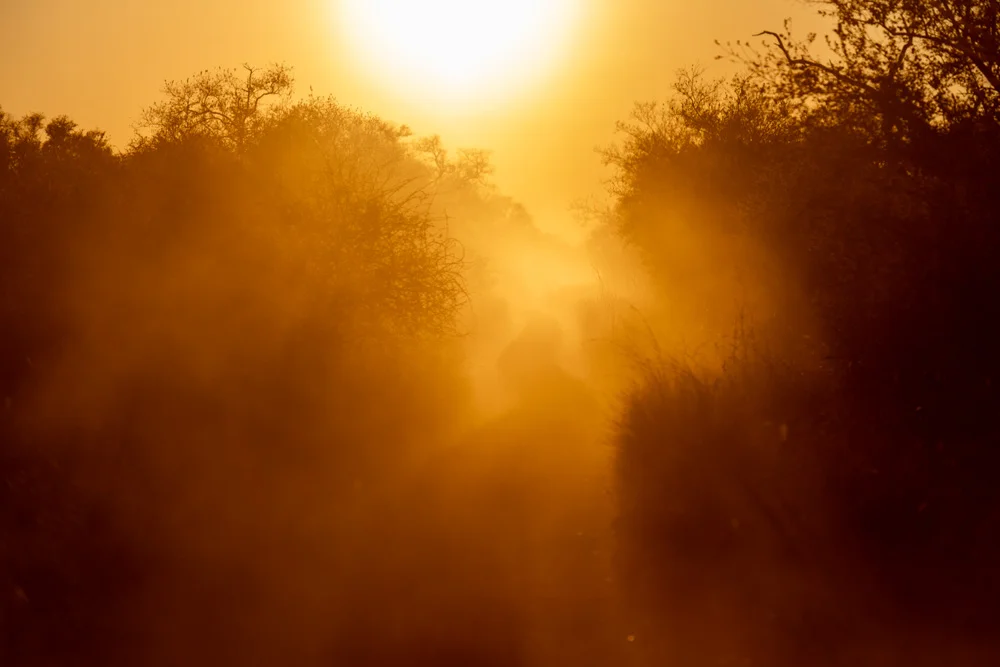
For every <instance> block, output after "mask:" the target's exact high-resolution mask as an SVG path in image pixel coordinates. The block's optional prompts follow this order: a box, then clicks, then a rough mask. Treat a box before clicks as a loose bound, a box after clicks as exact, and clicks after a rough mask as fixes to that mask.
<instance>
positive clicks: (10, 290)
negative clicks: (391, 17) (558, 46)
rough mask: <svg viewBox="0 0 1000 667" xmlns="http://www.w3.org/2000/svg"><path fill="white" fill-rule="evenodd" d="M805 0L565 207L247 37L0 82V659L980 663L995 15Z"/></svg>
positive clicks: (649, 127) (990, 443) (648, 128)
mask: <svg viewBox="0 0 1000 667" xmlns="http://www.w3.org/2000/svg"><path fill="white" fill-rule="evenodd" d="M819 4H820V5H824V6H826V8H827V9H831V10H835V11H833V14H830V15H829V16H826V18H830V17H831V16H835V17H836V18H837V19H838V20H839V24H838V29H837V30H835V31H832V32H831V33H830V34H829V35H826V36H827V37H829V40H828V41H827V42H826V43H827V46H828V47H829V51H830V53H832V55H830V53H825V52H824V55H823V56H822V57H821V56H818V55H816V52H815V51H813V50H811V49H814V48H815V47H814V46H812V45H813V43H814V41H815V40H816V39H817V38H818V35H814V34H809V33H807V34H806V35H805V36H804V37H801V38H800V37H797V36H796V34H795V33H793V31H792V29H791V27H789V26H787V25H786V26H785V27H784V28H783V29H782V30H780V31H770V32H765V33H761V34H760V35H758V38H760V39H763V40H764V42H763V44H762V45H761V46H760V47H759V48H758V47H757V46H748V45H746V44H744V43H736V44H729V45H722V44H720V45H719V48H720V49H722V51H723V53H724V54H726V57H728V58H729V59H730V61H731V63H732V64H735V65H737V66H738V69H739V73H738V74H737V75H735V76H734V77H733V78H731V79H727V80H713V79H711V78H709V77H707V76H706V75H705V73H704V72H703V71H702V70H698V69H693V70H682V71H679V72H677V73H676V74H675V75H674V85H673V88H672V90H671V92H670V93H669V94H668V95H667V96H665V97H664V98H663V99H661V100H659V101H655V102H646V103H638V104H636V105H635V107H634V109H633V112H632V114H631V115H630V116H629V117H628V118H623V119H621V122H620V123H619V125H618V126H617V132H611V131H610V128H609V134H608V137H607V141H606V142H605V143H604V144H603V146H604V147H603V148H602V149H601V150H600V152H599V154H598V155H595V156H594V160H595V163H596V166H595V170H599V169H598V167H603V168H604V170H605V171H606V173H608V174H610V177H609V180H608V181H607V182H606V183H604V190H603V192H602V194H601V195H599V196H595V197H594V198H592V199H590V200H587V202H586V203H585V204H580V203H578V204H576V205H575V207H574V209H573V210H574V211H575V218H574V220H575V223H574V224H575V225H576V226H575V227H574V229H573V230H572V233H569V232H567V233H565V234H563V233H557V232H555V231H553V230H557V229H561V228H564V227H565V220H562V219H560V220H550V219H548V218H547V216H548V213H538V212H537V211H535V212H533V211H532V210H530V208H529V207H526V206H525V205H523V204H522V203H520V202H519V201H518V199H516V198H515V197H512V196H511V193H508V192H504V191H503V189H502V188H500V187H498V185H497V183H496V181H495V178H494V161H493V158H492V156H491V154H490V153H489V152H488V151H486V150H483V149H480V148H462V147H458V146H452V145H451V144H449V139H448V137H447V136H445V137H443V138H442V137H438V136H435V135H429V136H425V135H422V134H420V133H419V128H417V130H418V131H416V132H415V131H414V129H412V128H411V127H409V126H407V125H401V124H398V123H396V122H394V121H390V120H387V119H385V118H382V117H380V116H377V115H373V114H371V113H367V112H365V111H361V110H357V109H354V108H351V107H348V106H346V105H344V104H343V103H342V102H340V101H338V100H336V99H333V98H328V97H321V96H318V95H316V94H313V92H312V91H310V94H309V95H308V96H305V97H302V96H299V95H298V94H297V93H296V92H295V88H294V81H293V77H292V72H291V70H290V68H288V67H287V66H283V65H271V66H265V67H256V66H251V65H244V66H243V67H241V68H236V69H233V70H227V69H219V70H203V71H201V72H199V73H197V74H194V75H192V76H191V77H190V78H188V79H184V80H178V81H169V82H168V83H167V84H166V85H165V86H164V89H163V91H162V95H161V96H160V98H159V99H158V101H153V103H152V104H151V105H150V106H148V107H146V108H145V110H144V111H143V112H142V113H141V114H140V115H139V116H138V118H139V121H138V123H137V126H136V128H135V135H134V136H133V138H132V141H131V142H130V143H129V144H128V146H126V147H124V148H123V149H121V150H116V149H114V148H113V147H112V146H111V145H110V144H109V142H108V140H107V138H106V136H105V135H104V134H103V133H101V132H98V131H90V130H86V129H81V128H80V127H78V126H77V125H76V123H74V122H73V121H72V120H71V119H69V118H67V117H55V118H51V119H49V118H45V117H44V116H42V115H40V114H28V115H25V116H21V117H15V116H12V115H9V114H7V113H6V112H2V111H0V400H2V403H0V664H3V665H4V666H6V665H14V666H17V667H20V666H22V665H23V666H25V667H47V666H49V665H53V666H54V665H71V666H75V665H80V666H81V667H84V666H87V667H89V666H96V665H101V666H110V667H117V666H119V665H120V666H122V667H125V666H131V665H149V666H150V667H160V666H163V667H167V666H173V665H179V664H189V665H195V666H201V665H205V666H208V665H211V666H213V667H214V666H216V665H262V666H264V665H289V666H291V667H297V666H301V667H313V666H319V665H346V666H350V667H355V666H357V667H365V666H371V667H376V666H383V665H388V666H395V665H399V666H401V667H402V666H415V667H422V666H425V665H426V666H432V665H433V666H440V667H449V666H456V667H457V666H459V665H461V666H463V667H471V666H496V667H501V666H503V667H551V666H555V665H580V666H590V665H592V666H594V667H598V666H601V667H604V666H607V665H627V666H635V667H646V666H650V667H652V666H654V665H672V664H676V665H706V666H709V665H711V666H718V665H741V666H749V665H776V666H778V667H784V666H788V667H792V666H798V665H817V666H823V667H826V666H829V667H834V666H837V665H872V667H880V666H881V665H896V664H906V665H909V666H911V667H931V666H932V665H938V664H956V665H962V666H963V667H964V666H969V667H979V665H983V666H984V667H985V666H986V665H993V664H998V663H1000V658H998V657H997V656H998V654H1000V649H998V642H997V632H996V629H997V625H996V619H997V618H1000V603H998V601H1000V594H998V593H1000V578H998V573H997V567H996V564H997V563H998V562H1000V540H998V539H997V535H998V534H1000V511H998V509H997V508H998V507H1000V486H998V485H997V484H996V475H997V470H1000V458H998V453H997V452H998V450H997V448H996V443H997V442H998V441H1000V440H998V439H1000V432H998V429H997V425H996V418H995V415H996V414H997V409H998V407H1000V394H998V393H997V391H996V377H997V371H998V369H1000V355H998V353H997V346H996V340H997V335H998V334H1000V332H998V330H997V323H1000V302H997V300H996V299H991V298H989V297H988V296H987V297H986V298H984V297H983V296H982V295H983V294H986V295H990V294H995V293H996V292H997V291H998V290H1000V280H998V276H1000V273H998V272H997V271H996V270H995V269H994V268H992V267H994V265H995V262H994V261H993V260H995V256H996V253H997V250H998V249H1000V232H998V231H997V226H996V224H995V222H996V220H995V217H996V210H997V207H998V205H1000V201H998V199H997V193H1000V182H998V174H1000V164H998V160H997V156H998V155H1000V121H998V118H1000V90H998V83H997V81H996V78H997V77H996V76H995V72H996V71H997V68H998V67H1000V65H998V63H1000V55H998V54H997V49H996V40H995V39H993V38H992V37H990V38H987V37H984V36H986V35H992V34H994V33H995V32H996V31H995V30H993V28H995V26H991V25H985V24H984V21H986V22H988V21H991V20H994V19H995V18H996V16H995V14H996V12H995V11H993V12H992V14H991V13H990V12H987V11H986V10H985V9H982V8H980V10H977V11H971V10H970V11H969V12H968V13H967V14H966V15H964V16H963V17H958V16H953V17H952V19H949V20H948V21H945V20H943V19H942V18H941V17H942V16H943V14H942V13H941V11H943V10H941V11H938V10H931V11H928V10H927V9H926V8H925V7H924V5H919V3H902V4H900V3H888V4H886V3H879V2H876V1H875V0H859V1H858V2H849V3H848V2H835V1H834V0H829V1H824V2H820V3H819ZM945 4H947V3H938V5H941V7H943V6H944V5H945ZM972 4H976V3H972ZM931 5H934V3H930V5H928V6H931ZM934 6H937V5H934ZM938 9H940V7H939V8H938ZM635 14H636V20H637V21H638V20H639V19H641V18H643V17H644V16H645V15H642V14H641V12H638V10H636V12H635ZM990 17H992V18H990ZM959 19H961V20H962V21H965V22H966V23H967V25H966V26H965V27H964V28H963V30H961V31H959V32H960V34H957V33H955V32H954V31H952V30H951V28H950V27H949V26H951V25H952V23H953V22H954V21H959ZM994 22H995V21H994ZM899 25H906V26H912V25H921V26H925V27H926V28H927V30H932V31H933V30H936V31H937V32H934V35H935V37H934V38H933V39H923V38H919V37H916V36H914V35H910V34H901V33H900V32H899V30H898V29H897V28H898V26H899ZM873 33H877V34H878V35H880V37H879V38H878V39H876V40H874V41H872V39H871V38H870V36H871V35H872V34H873ZM618 38H622V36H621V35H619V36H618ZM949 40H951V41H949ZM612 41H614V40H612ZM821 41H822V40H821ZM609 44H610V42H609ZM942 45H943V46H942ZM969 54H976V57H975V58H973V57H971V56H970V55H969ZM595 57H596V56H595ZM828 58H829V59H828ZM608 90H609V91H610V90H614V87H613V86H609V87H608ZM941 90H947V91H949V92H948V94H947V95H945V94H943V93H941ZM553 145H555V144H553ZM956 156H959V157H956ZM557 158H558V159H557ZM546 159H552V160H553V162H552V164H556V163H560V162H561V163H563V164H566V165H570V166H572V167H573V170H579V171H588V172H589V170H590V168H589V167H586V168H585V167H584V166H581V165H579V164H575V159H573V157H572V155H570V154H569V153H567V154H566V155H560V156H557V157H550V158H546ZM571 163H572V164H571ZM543 171H544V170H539V171H532V170H526V171H525V173H524V175H523V178H524V179H526V180H528V179H530V180H532V181H533V182H532V184H531V185H532V188H531V190H532V191H533V192H534V193H536V196H537V198H538V199H539V200H545V199H546V197H544V196H538V193H542V194H546V193H550V192H555V191H558V187H557V185H554V184H557V183H559V182H560V180H561V176H560V175H558V174H556V175H553V176H552V180H551V181H547V180H546V178H545V174H544V173H541V172H543ZM553 196H554V195H553Z"/></svg>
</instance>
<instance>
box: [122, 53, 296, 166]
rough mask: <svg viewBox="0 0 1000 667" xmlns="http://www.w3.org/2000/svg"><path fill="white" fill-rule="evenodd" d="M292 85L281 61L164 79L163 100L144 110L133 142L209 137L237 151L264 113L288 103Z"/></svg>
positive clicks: (251, 136) (257, 131)
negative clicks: (240, 68) (180, 78)
mask: <svg viewBox="0 0 1000 667" xmlns="http://www.w3.org/2000/svg"><path fill="white" fill-rule="evenodd" d="M292 88H293V79H292V71H291V68H289V67H286V66H284V65H271V66H269V67H265V68H257V67H254V66H251V65H247V64H244V65H243V67H242V71H240V70H235V69H221V68H220V69H218V70H215V71H208V70H204V71H202V72H199V73H198V74H197V75H196V76H194V77H192V78H188V79H185V80H184V81H168V82H167V83H166V84H165V85H164V88H163V92H164V94H165V95H166V99H165V100H163V101H162V102H158V103H156V104H154V105H152V106H150V107H149V108H147V109H146V110H145V111H144V112H143V114H142V117H141V120H140V122H139V125H138V128H137V130H138V132H139V137H138V139H137V142H136V143H137V145H140V146H141V145H143V144H144V143H146V142H149V141H154V142H156V141H177V140H180V139H183V138H187V137H210V138H212V139H213V140H216V141H219V142H221V143H222V144H223V145H225V146H227V147H230V148H232V149H234V150H236V151H237V152H242V151H243V150H244V149H245V148H246V146H247V144H248V143H249V142H250V141H252V140H253V139H254V138H256V137H257V136H259V134H260V132H261V131H262V130H263V128H264V125H265V123H266V121H267V119H268V117H269V115H268V113H269V112H273V111H275V110H277V109H280V108H281V107H282V105H283V104H287V103H288V101H289V100H290V98H291V94H292ZM144 132H145V133H146V134H143V133H144Z"/></svg>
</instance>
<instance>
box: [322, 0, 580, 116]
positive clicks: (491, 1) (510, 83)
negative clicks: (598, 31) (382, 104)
mask: <svg viewBox="0 0 1000 667" xmlns="http://www.w3.org/2000/svg"><path fill="white" fill-rule="evenodd" d="M582 1H583V0H341V4H340V9H341V15H340V24H341V27H342V31H343V32H344V36H345V37H346V38H347V40H348V42H349V44H350V46H351V47H352V50H353V52H354V54H355V55H356V56H357V57H359V58H361V59H363V60H364V61H365V62H366V63H367V65H368V66H369V67H372V68H373V69H374V70H375V71H374V73H375V74H376V75H378V76H380V77H382V78H383V79H384V80H385V82H386V83H387V84H388V85H389V86H391V87H392V88H394V89H395V90H397V91H400V92H405V93H406V94H407V95H413V94H416V95H419V96H422V97H423V98H424V99H428V98H434V99H436V100H444V99H446V100H447V101H450V102H474V101H481V100H482V99H483V98H484V97H487V98H494V97H497V96H504V95H508V94H510V93H511V92H513V90H512V88H516V87H519V86H522V85H527V84H529V83H531V82H532V80H534V79H537V77H539V75H543V74H545V73H546V72H547V71H550V70H551V68H552V67H553V66H554V65H555V64H556V62H557V60H558V58H559V56H560V55H561V54H563V53H564V52H565V50H566V46H567V44H566V42H567V39H568V37H569V36H570V34H571V33H572V29H573V27H574V24H575V23H576V21H577V19H578V18H579V17H578V14H579V13H580V12H579V5H580V4H581V2H582Z"/></svg>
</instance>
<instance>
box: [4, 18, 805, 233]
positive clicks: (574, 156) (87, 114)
mask: <svg viewBox="0 0 1000 667" xmlns="http://www.w3.org/2000/svg"><path fill="white" fill-rule="evenodd" d="M469 1H470V2H472V1H475V0H469ZM577 1H578V2H579V3H580V4H581V5H582V6H584V12H583V14H584V16H585V19H584V20H583V21H582V22H581V25H580V26H578V29H577V30H576V31H575V33H574V35H573V38H572V39H571V40H570V42H569V44H568V47H567V50H566V53H564V54H563V56H564V57H563V58H562V60H561V64H560V66H558V67H555V68H553V70H552V71H551V72H549V73H548V75H547V76H546V77H545V78H544V80H543V81H542V82H541V83H540V84H538V85H535V86H534V87H533V88H531V89H530V90H528V91H526V92H522V93H521V94H518V95H512V96H511V98H510V99H509V100H508V101H506V102H504V103H496V104H494V105H493V106H492V108H486V109H484V108H478V109H476V110H473V109H472V108H471V107H469V106H467V105H466V106H463V105H461V104H458V105H445V104H441V103H438V104H434V103H433V102H430V101H429V100H427V99H423V100H415V99H413V98H412V97H411V96H407V95H404V94H400V93H399V91H398V90H397V91H395V92H394V90H393V89H392V86H391V85H387V82H386V81H384V80H380V79H378V78H377V77H375V76H373V75H372V72H371V71H370V69H368V68H365V67H362V66H361V65H360V64H359V58H358V57H357V54H356V53H353V52H351V51H349V50H348V49H346V48H345V44H344V40H343V39H342V38H341V37H340V34H341V33H340V28H339V27H338V25H337V21H336V16H337V12H336V11H335V9H336V4H337V3H338V2H339V0H281V1H278V0H240V1H237V0H169V1H164V2H161V1H158V0H0V7H2V11H0V45H2V48H3V51H2V57H0V106H2V107H3V108H4V109H5V110H6V111H7V112H9V113H14V114H17V115H20V114H22V113H25V112H29V111H41V112H44V113H46V114H47V115H49V116H53V115H58V114H67V115H69V116H70V117H72V118H73V119H74V120H76V121H77V122H79V123H80V124H81V125H83V126H86V127H98V128H100V129H104V130H106V131H107V132H108V133H109V136H110V138H111V140H112V141H113V142H114V143H115V144H117V145H122V144H124V143H125V142H126V141H127V140H128V138H129V136H130V135H131V129H130V127H131V124H132V122H133V121H134V120H135V118H136V116H137V114H138V112H139V111H140V109H141V108H142V107H144V106H146V105H148V104H149V103H151V102H153V101H155V100H156V99H157V97H158V94H159V90H160V89H161V87H162V85H163V81H164V79H180V78H184V77H186V76H188V75H190V74H193V73H196V72H198V71H200V70H202V69H209V68H214V67H218V66H226V67H231V66H237V65H239V64H240V63H242V62H251V63H255V64H265V63H268V62H273V61H279V62H285V63H287V64H289V65H291V66H293V67H294V68H295V75H296V80H297V91H298V92H299V93H301V94H305V93H308V90H309V87H310V86H312V88H313V89H314V91H315V92H316V93H319V94H327V93H330V94H333V95H334V96H336V97H337V98H338V99H339V100H340V101H341V102H343V103H345V104H348V105H351V106H356V107H360V108H363V109H365V110H369V111H373V112H375V113H378V114H380V115H382V116H384V117H386V118H388V119H390V120H393V121H396V122H399V123H406V124H408V125H410V126H411V127H412V128H413V129H414V130H415V131H416V132H417V133H418V134H431V133H439V134H441V135H442V137H443V138H444V140H445V143H446V145H448V146H450V147H460V146H475V147H483V148H489V149H492V150H493V151H494V162H495V164H496V165H497V169H498V172H497V181H498V183H499V185H500V186H501V187H502V188H503V189H504V191H505V192H507V193H508V194H511V195H513V196H515V197H517V198H519V199H521V200H522V201H524V202H525V203H526V204H527V205H528V206H529V207H530V208H531V210H532V211H533V212H534V213H535V215H536V217H537V218H538V219H539V222H540V224H542V225H543V226H546V227H555V226H560V225H561V224H564V223H565V219H566V218H567V217H568V216H567V214H566V213H565V211H566V209H567V207H568V205H569V203H570V202H571V201H572V200H573V199H576V198H579V197H585V196H588V195H592V194H597V193H599V192H600V180H601V178H602V174H603V171H602V169H601V167H600V160H599V157H598V156H597V155H596V154H595V153H594V148H595V147H596V146H598V145H604V144H607V143H608V142H609V141H611V140H612V139H613V133H614V125H615V122H616V121H617V120H620V119H625V118H626V117H627V115H628V113H629V111H630V109H631V108H632V105H633V103H634V102H635V101H638V100H648V99H654V98H660V97H662V96H664V95H665V94H666V93H667V92H668V90H669V87H670V82H671V79H672V77H673V74H674V72H675V71H676V70H677V68H679V67H683V66H687V65H691V64H701V65H704V66H706V67H707V68H708V70H709V72H710V73H713V72H714V73H718V74H722V73H724V72H725V69H724V68H725V65H723V64H721V63H717V62H715V61H714V60H713V58H714V56H715V55H716V53H718V49H717V47H715V45H714V44H713V40H714V39H719V40H721V41H726V40H730V39H738V38H745V37H748V36H749V35H751V34H752V33H754V32H758V31H760V30H762V29H765V28H774V27H777V26H780V24H781V21H782V20H783V18H784V17H786V16H793V17H795V18H796V22H797V24H798V25H799V26H800V28H801V29H802V30H803V31H804V30H805V28H806V26H807V23H806V21H808V20H809V19H810V17H811V10H810V9H809V8H808V7H804V6H803V5H802V3H801V2H800V1H799V0H754V1H751V0H701V1H700V2H679V1H678V2H669V1H665V0H577ZM414 2H419V0H414ZM448 107H450V108H448Z"/></svg>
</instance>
